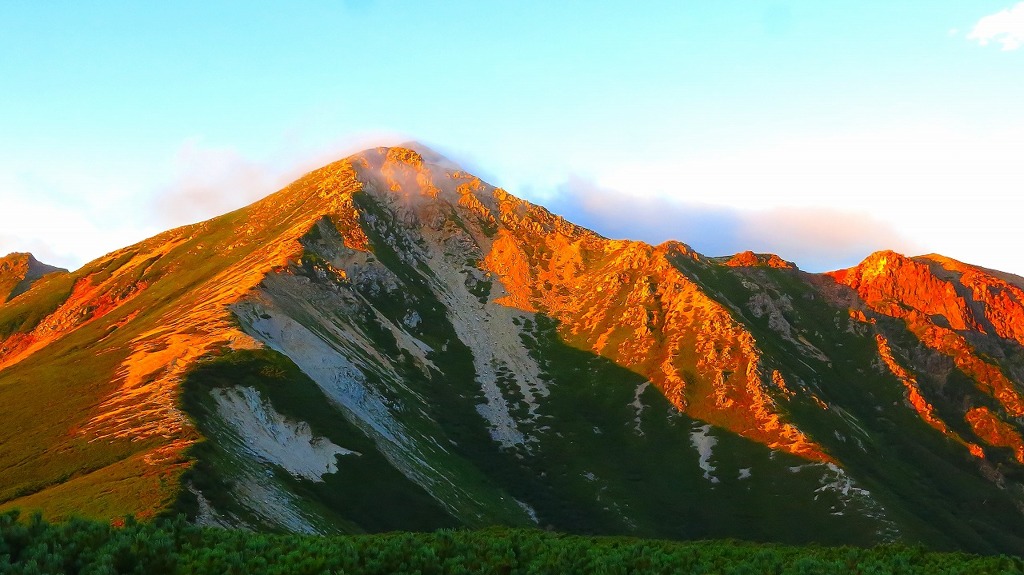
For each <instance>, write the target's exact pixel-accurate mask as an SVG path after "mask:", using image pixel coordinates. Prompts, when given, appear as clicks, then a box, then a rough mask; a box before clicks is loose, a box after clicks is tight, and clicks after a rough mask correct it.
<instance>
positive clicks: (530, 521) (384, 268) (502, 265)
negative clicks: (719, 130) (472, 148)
mask: <svg viewBox="0 0 1024 575" xmlns="http://www.w3.org/2000/svg"><path fill="white" fill-rule="evenodd" d="M685 233H686V230H680V234H681V235H685ZM1022 290H1024V280H1022V279H1021V278H1018V277H1016V276H1012V275H1009V274H1004V273H1000V272H994V271H991V270H985V269H983V268H978V267H975V266H970V265H967V264H963V263H960V262H956V261H953V260H950V259H948V258H943V257H941V256H934V255H933V256H922V257H919V258H907V257H904V256H902V255H899V254H895V253H893V252H884V253H878V254H873V255H871V256H869V257H868V258H867V259H866V260H865V261H864V262H863V263H861V264H860V265H858V266H856V267H854V268H851V269H849V270H839V271H836V272H831V273H828V274H809V273H805V272H802V271H800V270H799V269H797V268H796V267H795V266H794V265H793V264H792V263H790V262H787V261H785V260H783V259H781V258H780V257H778V256H775V255H772V254H754V253H749V252H748V253H743V254H737V255H736V256H730V257H722V258H712V257H707V256H704V255H702V254H699V253H697V252H695V251H694V250H692V249H690V248H689V247H688V246H686V245H685V244H682V243H679V242H667V243H665V244H662V245H658V246H652V245H648V244H645V243H643V242H636V241H628V240H612V239H608V238H604V237H602V236H600V235H598V234H596V233H594V232H592V231H590V230H587V229H584V228H581V227H579V226H576V225H574V224H572V223H571V222H568V221H566V220H564V219H563V218H561V217H559V216H557V215H554V214H552V213H550V212H548V211H547V210H545V209H544V208H542V207H540V206H536V205H533V204H530V203H529V202H526V201H523V200H521V199H518V198H516V197H515V196H513V195H511V194H509V193H508V192H506V191H504V190H502V189H500V188H495V187H492V186H490V185H488V184H487V183H485V182H483V181H481V180H480V179H479V178H476V177H475V176H473V175H471V174H469V173H466V172H464V171H462V170H461V169H459V168H458V167H457V166H455V165H454V164H453V163H451V162H450V161H448V160H446V159H444V158H443V157H441V156H440V155H437V154H436V153H433V152H431V151H429V150H426V149H425V148H422V147H420V146H417V145H408V146H406V147H392V148H378V149H373V150H367V151H365V152H362V153H360V154H357V155H354V156H352V157H350V158H347V159H345V160H341V161H339V162H336V163H333V164H331V165H328V166H326V167H324V168H321V169H319V170H316V171H313V172H311V173H309V174H307V175H305V176H304V177H302V178H301V179H299V180H298V181H296V182H295V183H293V184H291V185H289V186H288V187H286V188H285V189H283V190H281V191H280V192H277V193H275V194H273V195H271V196H268V197H267V198H265V199H263V200H261V201H259V202H257V203H255V204H253V205H251V206H248V207H246V208H243V209H240V210H237V211H235V212H231V213H229V214H226V215H223V216H220V217H218V218H214V219H212V220H209V221H206V222H202V223H199V224H195V225H192V226H186V227H183V228H178V229H175V230H170V231H168V232H165V233H163V234H161V235H159V236H156V237H154V238H151V239H149V240H146V241H144V242H142V243H139V244H136V245H134V246H130V247H127V248H124V249H122V250H119V251H117V252H114V253H111V254H108V255H106V256H104V257H102V258H100V259H98V260H96V261H94V262H91V263H89V264H87V265H86V266H84V267H82V268H81V269H79V270H77V271H75V272H73V273H66V274H52V275H48V276H46V277H44V278H42V279H40V280H38V281H37V282H36V283H35V284H33V285H32V287H31V288H30V289H29V290H28V291H26V292H25V293H23V294H22V295H20V296H19V297H17V298H15V299H12V300H10V301H8V302H7V303H5V304H3V305H2V306H0V342H2V343H0V421H3V422H5V425H4V426H3V427H2V428H0V444H2V445H3V446H4V449H3V450H0V502H2V503H0V507H2V508H11V507H20V508H24V509H32V508H39V509H42V510H43V511H44V512H45V513H46V515H47V516H50V517H57V518H59V517H64V516H67V515H69V514H72V513H77V514H85V515H87V516H91V517H98V518H108V519H109V518H115V517H117V516H120V515H123V514H125V513H134V514H135V515H137V516H140V517H152V516H153V515H155V514H159V513H175V512H179V511H182V512H186V513H187V514H189V516H190V517H192V518H193V519H194V520H195V521H197V522H199V523H202V524H207V525H222V526H232V527H246V528H253V529H271V530H284V531H300V532H311V533H334V532H361V531H371V532H373V531H386V530H393V529H413V530H418V529H433V528H438V527H453V526H470V527H476V526H484V525H490V524H505V525H516V526H530V525H534V526H540V527H545V528H553V529H557V530H561V531H569V532H577V533H601V534H630V535H639V536H653V537H668V538H680V539H683V538H707V537H735V538H744V539H753V540H764V541H777V542H786V543H807V542H820V543H849V544H861V545H869V544H874V543H879V542H885V541H905V542H920V543H923V544H925V545H928V546H931V547H935V548H942V549H965V550H971V551H977V552H996V551H1008V552H1016V553H1021V552H1024V521H1022V514H1024V483H1022V481H1024V441H1022V439H1021V432H1022V431H1024V402H1022V401H1021V396H1020V394H1021V393H1024V387H1022V386H1024V354H1022V353H1021V352H1022V344H1024V339H1022V337H1024V305H1022V302H1024V291H1022Z"/></svg>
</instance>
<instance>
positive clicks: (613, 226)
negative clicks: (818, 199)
mask: <svg viewBox="0 0 1024 575" xmlns="http://www.w3.org/2000/svg"><path fill="white" fill-rule="evenodd" d="M546 203H547V207H548V208H549V209H551V210H552V211H554V212H556V213H559V214H561V215H563V216H564V217H566V218H568V219H569V220H571V221H573V222H575V223H577V224H580V225H583V226H586V227H589V228H591V229H593V230H594V231H596V232H598V233H601V234H602V235H605V236H610V237H622V238H631V239H639V240H644V241H646V242H649V243H652V244H657V243H661V242H663V241H666V240H670V239H674V240H679V241H681V242H683V243H686V244H688V245H690V246H691V247H693V248H694V249H696V250H697V251H699V252H701V253H703V254H705V255H708V256H722V255H731V254H734V253H737V252H741V251H746V250H753V251H755V252H769V253H776V254H778V255H780V256H781V257H783V258H784V259H787V260H792V261H794V262H796V264H797V265H798V266H800V267H801V268H803V269H805V270H808V271H826V270H832V269H837V268H840V267H847V266H851V265H854V264H856V263H858V262H859V261H861V260H862V259H863V258H864V257H865V256H866V255H868V254H869V253H871V252H873V251H877V250H882V249H894V250H897V251H902V252H904V253H907V254H910V255H916V254H917V253H918V252H920V251H921V248H920V247H919V246H918V245H917V244H915V243H913V242H912V241H910V240H909V239H907V238H906V237H904V236H903V235H902V234H901V233H900V232H899V230H898V229H897V228H896V227H895V226H893V225H892V224H890V223H887V222H884V221H882V220H880V219H878V218H876V217H874V216H872V215H870V214H868V213H865V212H863V211H856V210H840V209H833V208H807V207H803V208H797V207H789V208H758V209H740V208H737V207H735V206H716V205H710V204H706V203H700V202H695V201H681V200H679V199H674V200H673V199H668V198H664V197H644V196H637V195H632V194H630V193H629V192H619V191H616V190H612V189H609V188H605V187H602V186H599V185H597V184H595V183H594V182H592V181H590V180H587V179H585V178H580V177H572V178H570V179H569V180H568V181H567V182H566V183H564V184H563V185H561V186H559V187H558V193H557V194H555V195H554V197H552V198H549V199H548V201H547V202H546ZM861 210H863V207H861Z"/></svg>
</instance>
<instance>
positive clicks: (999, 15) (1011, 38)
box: [967, 2, 1024, 50]
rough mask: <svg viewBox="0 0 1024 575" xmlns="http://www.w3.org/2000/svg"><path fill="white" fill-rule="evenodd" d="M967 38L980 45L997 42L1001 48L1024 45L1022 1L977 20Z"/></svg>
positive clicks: (1006, 48) (1010, 48)
mask: <svg viewBox="0 0 1024 575" xmlns="http://www.w3.org/2000/svg"><path fill="white" fill-rule="evenodd" d="M967 39H968V40H975V41H977V42H978V43H979V44H981V45H982V46H987V45H988V44H989V43H990V42H997V43H999V44H1002V46H1003V50H1016V49H1018V48H1020V47H1021V46H1022V45H1024V2H1019V3H1017V4H1016V5H1014V6H1013V7H1012V8H1007V9H1005V10H1000V11H999V12H996V13H995V14H990V15H988V16H985V17H984V18H982V19H981V20H978V23H977V24H975V25H974V28H973V29H972V30H971V32H970V33H969V34H968V35H967Z"/></svg>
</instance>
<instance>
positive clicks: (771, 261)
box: [725, 250, 797, 270]
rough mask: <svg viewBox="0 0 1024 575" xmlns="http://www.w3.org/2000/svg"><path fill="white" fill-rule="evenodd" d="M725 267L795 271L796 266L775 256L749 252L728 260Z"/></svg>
mask: <svg viewBox="0 0 1024 575" xmlns="http://www.w3.org/2000/svg"><path fill="white" fill-rule="evenodd" d="M725 265H727V266H729V267H734V268H736V267H744V268H781V269H789V270H793V269H797V268H796V264H794V263H793V262H791V261H787V260H784V259H782V258H780V257H779V256H777V255H775V254H756V253H754V252H752V251H750V250H747V251H745V252H740V253H738V254H736V255H734V256H732V257H731V258H729V259H728V260H727V261H726V262H725Z"/></svg>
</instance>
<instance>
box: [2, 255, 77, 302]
mask: <svg viewBox="0 0 1024 575" xmlns="http://www.w3.org/2000/svg"><path fill="white" fill-rule="evenodd" d="M67 271H68V270H66V269H63V268H58V267H54V266H50V265H46V264H44V263H42V262H40V261H39V260H37V259H36V258H35V256H33V255H32V254H29V253H12V254H7V255H6V256H4V257H2V258H0V302H5V301H7V300H9V299H11V298H13V297H15V296H17V295H19V294H21V293H23V292H25V291H26V290H28V288H30V287H32V284H33V283H34V282H35V281H36V280H38V279H40V278H42V277H43V276H45V275H47V274H52V273H57V272H65V273H66V272H67Z"/></svg>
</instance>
